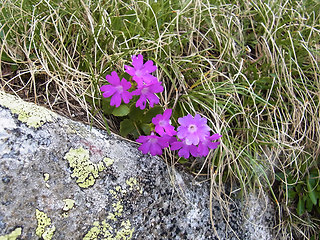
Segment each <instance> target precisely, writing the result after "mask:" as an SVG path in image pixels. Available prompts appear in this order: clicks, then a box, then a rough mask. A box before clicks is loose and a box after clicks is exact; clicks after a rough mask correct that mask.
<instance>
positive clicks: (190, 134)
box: [177, 114, 211, 145]
mask: <svg viewBox="0 0 320 240" xmlns="http://www.w3.org/2000/svg"><path fill="white" fill-rule="evenodd" d="M178 122H179V123H180V125H181V126H179V127H178V133H177V136H178V137H179V138H180V139H181V140H184V141H185V143H186V144H187V145H191V144H193V145H198V144H199V142H200V141H204V140H205V139H206V138H207V137H208V136H209V135H210V130H211V129H210V128H209V126H208V125H207V119H205V118H202V117H201V116H200V115H199V114H196V115H195V117H194V118H193V117H192V116H191V114H188V115H187V116H185V117H182V118H178Z"/></svg>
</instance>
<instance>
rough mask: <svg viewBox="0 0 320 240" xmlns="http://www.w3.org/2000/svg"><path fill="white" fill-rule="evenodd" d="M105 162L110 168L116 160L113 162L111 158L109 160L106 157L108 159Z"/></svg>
mask: <svg viewBox="0 0 320 240" xmlns="http://www.w3.org/2000/svg"><path fill="white" fill-rule="evenodd" d="M103 162H104V164H105V165H106V167H110V166H111V165H112V164H113V162H114V160H112V159H111V158H107V157H106V158H104V159H103Z"/></svg>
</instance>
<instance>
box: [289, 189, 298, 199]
mask: <svg viewBox="0 0 320 240" xmlns="http://www.w3.org/2000/svg"><path fill="white" fill-rule="evenodd" d="M296 195H297V192H296V191H295V190H294V189H291V190H288V198H289V199H294V198H295V197H296Z"/></svg>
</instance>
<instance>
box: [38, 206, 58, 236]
mask: <svg viewBox="0 0 320 240" xmlns="http://www.w3.org/2000/svg"><path fill="white" fill-rule="evenodd" d="M36 218H37V222H38V226H37V229H36V235H37V236H38V237H39V238H43V239H44V240H51V238H52V236H53V234H54V232H55V230H56V228H55V226H51V219H50V218H49V217H48V216H47V214H45V213H44V212H41V211H40V210H38V209H36ZM50 226H51V227H50Z"/></svg>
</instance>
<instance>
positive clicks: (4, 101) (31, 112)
mask: <svg viewBox="0 0 320 240" xmlns="http://www.w3.org/2000/svg"><path fill="white" fill-rule="evenodd" d="M0 105H1V106H3V107H6V108H9V109H10V111H11V112H12V113H13V114H17V115H18V120H19V121H21V122H24V123H26V124H27V125H28V126H29V127H34V128H38V127H41V126H42V125H43V124H44V123H46V122H52V121H53V119H54V116H55V114H54V113H53V112H51V111H49V110H47V109H46V108H44V107H40V106H37V105H35V104H33V103H27V102H25V101H23V100H22V99H20V98H18V97H16V96H12V95H10V94H7V93H4V92H1V91H0Z"/></svg>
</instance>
